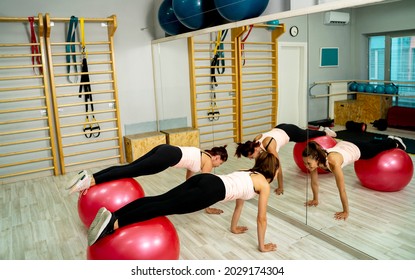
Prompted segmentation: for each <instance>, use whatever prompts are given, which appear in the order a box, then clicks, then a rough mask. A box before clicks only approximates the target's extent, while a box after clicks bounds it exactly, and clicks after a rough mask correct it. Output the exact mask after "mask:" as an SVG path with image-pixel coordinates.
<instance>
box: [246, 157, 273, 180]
mask: <svg viewBox="0 0 415 280" xmlns="http://www.w3.org/2000/svg"><path fill="white" fill-rule="evenodd" d="M279 168H280V161H279V159H278V158H277V157H276V156H274V155H273V154H271V153H268V152H262V153H260V154H259V156H258V157H257V158H256V159H255V165H254V167H252V168H251V169H249V171H252V172H257V173H261V174H262V175H264V177H265V178H266V179H270V183H271V182H272V181H273V180H274V177H275V174H277V171H278V169H279Z"/></svg>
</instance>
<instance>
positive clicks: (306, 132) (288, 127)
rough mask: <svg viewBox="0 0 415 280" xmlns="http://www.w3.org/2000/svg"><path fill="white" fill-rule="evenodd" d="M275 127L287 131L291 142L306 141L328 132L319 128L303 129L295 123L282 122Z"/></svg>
mask: <svg viewBox="0 0 415 280" xmlns="http://www.w3.org/2000/svg"><path fill="white" fill-rule="evenodd" d="M275 128H279V129H282V130H284V131H285V133H287V135H288V137H290V142H296V143H299V142H305V141H307V140H309V139H310V138H315V137H320V136H326V132H324V131H319V130H312V129H302V128H299V127H298V126H296V125H294V124H286V123H282V124H279V125H277V126H276V127H275Z"/></svg>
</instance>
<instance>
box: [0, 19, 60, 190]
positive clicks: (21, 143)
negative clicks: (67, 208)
mask: <svg viewBox="0 0 415 280" xmlns="http://www.w3.org/2000/svg"><path fill="white" fill-rule="evenodd" d="M32 18H33V33H32V32H31V30H32V28H31V24H30V22H31V21H29V18H28V17H20V18H19V17H10V18H8V17H0V36H1V38H2V42H1V43H0V116H1V120H0V139H1V140H0V182H2V183H3V182H9V181H17V180H19V179H25V178H27V177H42V176H47V175H51V174H54V175H57V174H59V167H58V163H57V156H56V148H55V133H54V129H53V120H52V115H53V114H52V110H51V108H52V106H51V102H50V95H49V85H48V82H47V80H46V78H45V75H46V74H45V72H46V68H47V64H46V56H45V43H44V23H43V16H42V14H39V15H38V16H37V17H32ZM32 34H33V35H34V36H33V37H32V36H30V35H32ZM34 39H35V40H34Z"/></svg>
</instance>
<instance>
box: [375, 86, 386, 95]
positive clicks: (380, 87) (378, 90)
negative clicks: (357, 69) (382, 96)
mask: <svg viewBox="0 0 415 280" xmlns="http://www.w3.org/2000/svg"><path fill="white" fill-rule="evenodd" d="M375 92H376V93H385V86H383V85H377V86H376V89H375Z"/></svg>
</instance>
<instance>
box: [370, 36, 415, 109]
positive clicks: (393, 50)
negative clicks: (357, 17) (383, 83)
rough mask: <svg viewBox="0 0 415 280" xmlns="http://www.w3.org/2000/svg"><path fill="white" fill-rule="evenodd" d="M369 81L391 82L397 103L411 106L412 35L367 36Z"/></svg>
mask: <svg viewBox="0 0 415 280" xmlns="http://www.w3.org/2000/svg"><path fill="white" fill-rule="evenodd" d="M369 80H387V81H393V82H395V84H396V85H397V87H398V95H399V97H394V98H393V100H394V103H395V105H398V106H404V107H415V98H409V97H408V98H405V97H404V96H415V84H410V83H408V82H415V35H412V36H411V35H406V34H405V35H402V34H399V35H394V34H387V35H382V36H378V35H377V36H369Z"/></svg>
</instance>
